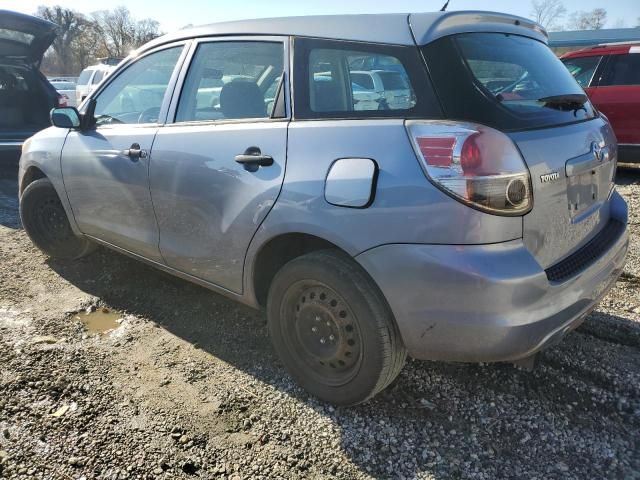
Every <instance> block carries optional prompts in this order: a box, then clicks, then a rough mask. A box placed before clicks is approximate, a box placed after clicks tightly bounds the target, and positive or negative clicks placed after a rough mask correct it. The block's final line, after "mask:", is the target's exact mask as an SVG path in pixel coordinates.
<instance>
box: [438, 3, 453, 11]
mask: <svg viewBox="0 0 640 480" xmlns="http://www.w3.org/2000/svg"><path fill="white" fill-rule="evenodd" d="M450 1H451V0H447V3H445V4H444V5H443V6H442V8H441V9H440V11H441V12H446V11H447V7H448V6H449V2H450Z"/></svg>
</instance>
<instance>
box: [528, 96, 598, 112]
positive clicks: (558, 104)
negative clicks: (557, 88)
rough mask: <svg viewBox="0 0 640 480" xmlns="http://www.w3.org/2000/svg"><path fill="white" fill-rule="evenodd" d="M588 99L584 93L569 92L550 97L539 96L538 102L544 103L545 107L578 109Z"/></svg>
mask: <svg viewBox="0 0 640 480" xmlns="http://www.w3.org/2000/svg"><path fill="white" fill-rule="evenodd" d="M588 100H589V97H587V96H586V95H585V94H582V93H570V94H565V95H552V96H550V97H543V98H539V99H538V102H540V103H544V104H545V107H549V108H556V109H558V110H563V109H564V108H566V109H567V110H578V109H581V108H582V107H583V106H584V104H585V103H587V101H588Z"/></svg>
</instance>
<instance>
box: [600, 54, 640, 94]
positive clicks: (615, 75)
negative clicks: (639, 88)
mask: <svg viewBox="0 0 640 480" xmlns="http://www.w3.org/2000/svg"><path fill="white" fill-rule="evenodd" d="M607 85H610V86H611V85H640V53H630V54H628V55H612V56H611V58H610V59H609V63H608V64H607V69H606V71H605V73H604V76H603V78H602V81H601V82H600V86H607Z"/></svg>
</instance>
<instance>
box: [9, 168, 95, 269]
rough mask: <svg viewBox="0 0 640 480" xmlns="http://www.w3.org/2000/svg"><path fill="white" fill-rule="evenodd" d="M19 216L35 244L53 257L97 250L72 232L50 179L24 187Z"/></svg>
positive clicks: (84, 253) (65, 256)
mask: <svg viewBox="0 0 640 480" xmlns="http://www.w3.org/2000/svg"><path fill="white" fill-rule="evenodd" d="M20 219H21V220H22V225H23V226H24V229H25V231H26V232H27V235H29V238H30V239H31V241H32V242H33V243H34V244H35V246H36V247H38V248H39V249H40V250H42V251H43V252H44V253H46V254H47V255H48V256H50V257H52V258H56V259H61V260H75V259H77V258H80V257H84V256H85V255H88V254H89V253H91V252H92V251H93V250H94V249H95V245H94V244H93V243H92V242H90V241H89V240H87V239H86V238H84V237H78V236H77V235H76V234H75V233H73V230H72V229H71V224H70V223H69V219H68V217H67V213H66V212H65V210H64V207H63V206H62V202H61V201H60V198H59V197H58V194H57V193H56V190H55V188H53V185H52V184H51V182H50V181H49V180H48V179H47V178H41V179H38V180H35V181H33V182H32V183H30V184H29V185H28V186H27V188H25V189H24V192H23V193H22V197H20Z"/></svg>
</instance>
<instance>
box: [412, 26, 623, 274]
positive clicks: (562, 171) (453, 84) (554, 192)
mask: <svg viewBox="0 0 640 480" xmlns="http://www.w3.org/2000/svg"><path fill="white" fill-rule="evenodd" d="M423 51H424V53H425V58H426V60H427V63H428V65H429V68H430V71H431V73H432V76H433V79H434V85H435V87H436V90H437V92H438V94H439V97H440V99H441V101H442V103H443V107H444V109H445V112H446V114H447V116H448V117H449V118H455V119H461V120H469V121H473V122H477V123H481V124H485V125H488V126H491V127H494V128H497V129H499V130H501V131H503V132H506V133H507V134H508V135H509V136H510V137H511V139H512V140H513V142H514V143H515V144H516V146H517V147H518V148H519V150H520V152H521V154H522V156H523V158H524V160H525V162H526V164H527V166H528V167H529V171H530V173H531V181H532V188H533V208H532V210H531V212H530V213H528V214H527V215H525V216H524V217H523V238H524V242H525V244H526V245H527V247H528V248H529V250H530V251H531V252H532V253H533V254H534V256H535V257H536V259H537V260H538V262H539V263H540V265H541V266H542V267H543V268H547V267H549V266H551V265H553V264H554V263H556V262H558V261H559V260H561V259H563V258H564V257H566V256H568V255H569V254H571V253H573V252H574V251H576V250H578V249H579V248H580V247H581V246H583V245H584V244H585V243H587V242H588V241H589V240H590V239H591V238H593V237H594V236H595V235H597V233H598V232H599V231H600V230H601V229H602V228H603V227H604V225H605V224H606V223H607V222H608V220H609V198H610V193H611V190H612V187H613V173H614V171H615V162H614V161H613V158H614V152H615V151H616V145H615V137H614V135H613V133H612V131H611V129H610V127H609V125H608V124H607V123H606V121H604V120H603V119H602V118H600V117H599V116H598V115H597V112H596V111H595V110H594V108H593V107H592V105H591V104H590V102H589V101H588V99H587V97H586V95H585V94H584V91H583V89H582V88H581V87H580V85H578V84H577V83H576V81H575V80H574V79H573V77H572V76H571V74H570V73H569V71H568V70H567V69H566V68H565V67H564V65H563V64H562V63H561V62H560V61H559V60H558V59H557V58H556V56H555V55H554V54H553V53H552V52H551V50H549V48H548V47H547V46H546V45H545V44H544V43H543V42H541V41H539V40H536V39H534V38H531V37H528V36H526V35H525V34H524V32H523V35H514V34H506V33H465V34H460V35H455V36H450V37H445V38H442V39H440V40H437V41H435V42H433V43H431V44H428V45H427V46H425V47H424V49H423ZM460 57H462V58H460ZM460 60H462V61H460Z"/></svg>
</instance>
